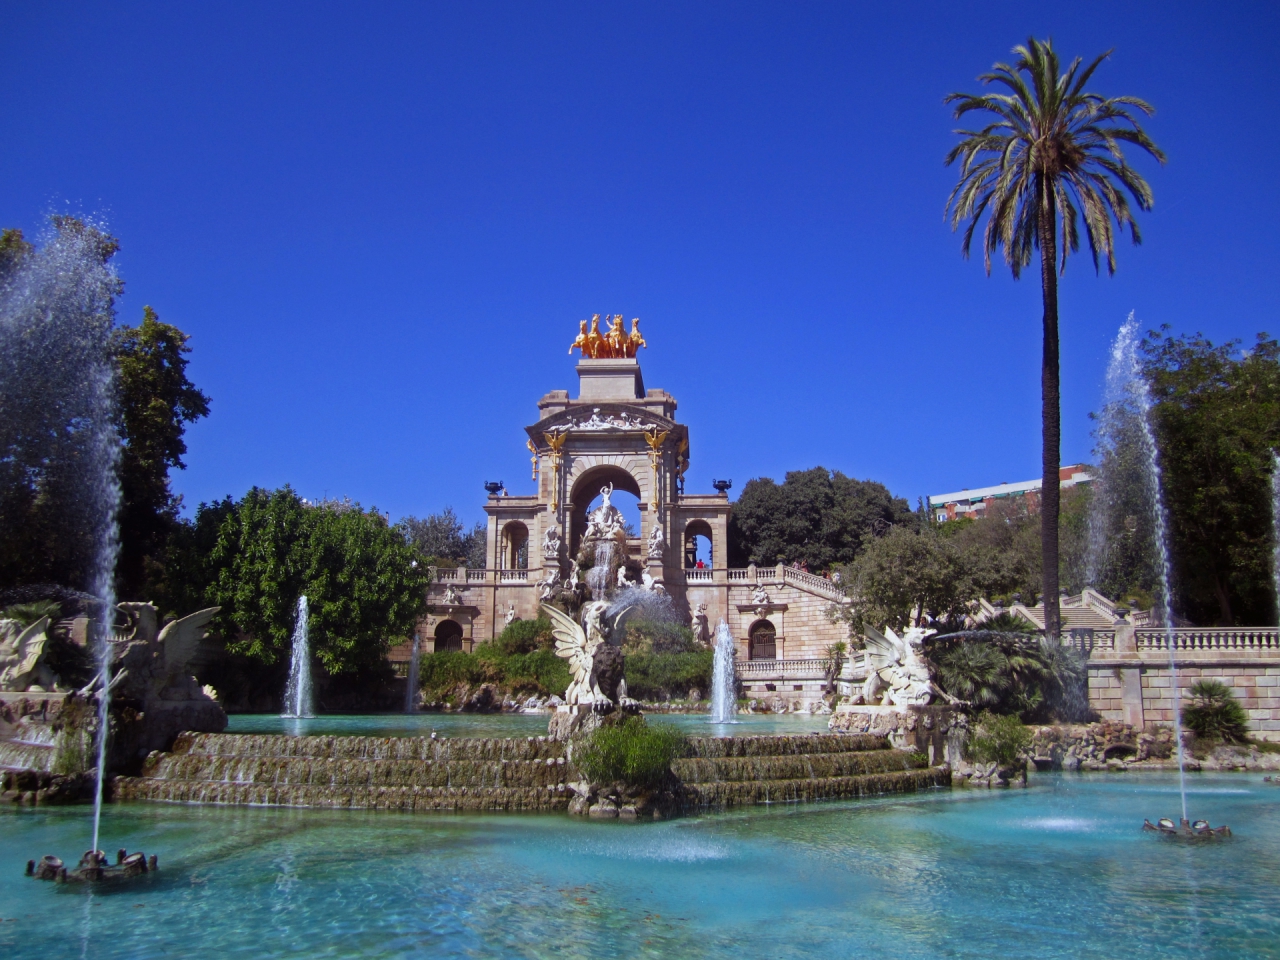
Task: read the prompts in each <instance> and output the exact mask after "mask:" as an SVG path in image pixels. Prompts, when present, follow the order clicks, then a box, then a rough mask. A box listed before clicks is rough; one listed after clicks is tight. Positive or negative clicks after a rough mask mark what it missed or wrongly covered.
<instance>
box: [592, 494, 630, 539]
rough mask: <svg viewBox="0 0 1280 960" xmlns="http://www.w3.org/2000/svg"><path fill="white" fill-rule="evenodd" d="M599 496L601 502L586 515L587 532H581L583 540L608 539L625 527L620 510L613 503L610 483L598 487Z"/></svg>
mask: <svg viewBox="0 0 1280 960" xmlns="http://www.w3.org/2000/svg"><path fill="white" fill-rule="evenodd" d="M600 497H601V499H602V501H603V502H602V503H601V504H600V506H598V507H596V508H595V509H594V510H592V511H591V514H590V515H589V516H588V517H587V532H586V533H585V534H583V539H585V540H610V539H613V538H615V537H617V536H619V535H620V534H622V533H623V532H624V531H625V529H626V521H625V520H624V519H623V517H622V512H621V511H620V510H619V509H618V508H617V507H615V506H614V505H613V501H612V497H613V484H612V483H607V484H605V485H604V486H603V487H601V488H600Z"/></svg>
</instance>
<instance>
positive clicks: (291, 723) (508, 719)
mask: <svg viewBox="0 0 1280 960" xmlns="http://www.w3.org/2000/svg"><path fill="white" fill-rule="evenodd" d="M550 719H551V715H550V714H546V713H541V714H538V713H532V714H529V713H489V714H484V713H415V714H407V713H373V714H364V715H354V714H340V713H334V714H326V715H324V716H319V717H311V718H309V719H306V720H292V719H286V718H284V717H281V716H278V715H276V714H270V713H235V714H232V715H231V716H230V717H228V718H227V720H228V723H227V733H288V734H295V735H298V734H303V735H311V736H351V737H426V736H430V735H431V731H432V730H435V731H436V732H437V733H438V734H439V735H440V736H442V737H536V736H541V735H543V734H545V733H546V732H547V722H548V721H549V720H550ZM647 719H648V720H649V721H650V722H652V723H669V724H672V725H674V726H677V727H679V728H680V729H681V730H683V731H684V732H685V733H687V734H690V735H694V736H699V735H700V736H708V737H728V736H738V737H746V736H752V735H757V734H774V733H790V734H801V733H813V732H815V731H816V732H819V733H826V732H827V719H828V718H827V717H814V716H809V715H807V714H759V715H750V716H742V717H740V718H739V720H738V722H737V723H733V724H723V723H709V722H708V718H707V716H706V715H705V714H684V713H652V714H648V716H647Z"/></svg>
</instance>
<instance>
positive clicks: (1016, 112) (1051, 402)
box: [944, 38, 1164, 637]
mask: <svg viewBox="0 0 1280 960" xmlns="http://www.w3.org/2000/svg"><path fill="white" fill-rule="evenodd" d="M1013 52H1014V54H1015V55H1016V56H1017V58H1018V59H1017V61H1016V62H1015V63H1014V64H1013V65H1012V66H1010V65H1009V64H1005V63H997V64H996V65H995V66H994V67H992V70H991V72H990V73H984V74H982V75H981V76H980V77H978V79H979V80H980V81H981V82H982V83H984V84H998V85H1000V86H1002V87H1004V88H1007V89H1008V91H1009V92H1008V93H988V94H982V95H974V94H968V93H953V94H950V95H949V96H948V97H947V98H946V99H945V101H944V102H946V103H954V104H955V105H956V107H955V114H954V116H955V117H956V119H959V118H961V117H963V116H964V115H965V114H968V113H970V112H973V111H983V112H986V113H988V114H991V115H992V116H991V117H990V121H991V122H990V123H988V124H987V125H986V126H985V127H983V128H982V129H981V130H957V131H955V132H956V133H958V134H959V135H960V136H961V137H963V139H962V140H961V141H960V143H958V144H957V145H956V146H955V147H954V148H953V149H952V150H951V152H950V153H948V154H947V160H946V162H947V165H948V166H950V165H951V164H952V163H954V162H955V161H957V160H959V161H961V164H960V182H959V183H957V184H956V187H955V189H954V190H952V191H951V196H950V197H949V198H948V199H947V214H948V216H949V217H950V221H951V229H952V230H955V229H957V228H958V227H959V225H960V224H961V222H964V221H967V222H968V226H967V227H966V228H965V231H964V243H963V246H962V251H963V253H964V256H965V257H968V256H969V245H970V243H971V242H972V240H973V234H974V230H975V229H976V228H977V226H978V222H979V221H980V220H982V218H983V217H984V216H985V217H986V220H987V224H986V229H985V230H984V231H983V235H982V249H983V263H984V265H985V266H986V269H987V273H988V275H989V274H990V273H991V253H992V251H994V250H995V249H996V248H997V247H1002V248H1003V250H1004V259H1005V262H1006V263H1008V264H1009V267H1010V269H1011V270H1012V271H1013V276H1014V279H1015V280H1016V279H1017V278H1018V277H1019V276H1020V275H1021V272H1022V268H1023V267H1026V266H1028V265H1030V263H1031V257H1032V251H1033V250H1037V249H1038V250H1039V251H1040V282H1041V286H1042V290H1043V295H1044V353H1043V360H1042V365H1041V397H1042V409H1041V416H1042V421H1043V440H1044V449H1043V458H1042V459H1043V463H1042V466H1043V470H1044V473H1043V476H1044V480H1043V484H1042V486H1041V490H1040V511H1041V515H1040V530H1041V549H1042V556H1043V561H1044V564H1043V566H1044V579H1043V590H1044V611H1045V633H1046V635H1047V636H1050V637H1056V636H1058V635H1059V633H1060V625H1061V617H1060V613H1059V609H1058V501H1059V496H1060V488H1059V480H1058V468H1059V456H1060V451H1059V447H1060V438H1061V415H1060V413H1059V405H1058V274H1059V273H1060V272H1061V271H1063V270H1065V269H1066V266H1067V255H1068V253H1074V252H1076V251H1078V250H1079V249H1080V235H1079V232H1078V230H1077V226H1076V223H1077V219H1083V221H1084V230H1085V235H1086V236H1087V237H1088V238H1089V252H1090V253H1091V254H1092V255H1093V267H1094V270H1095V271H1096V270H1097V269H1098V257H1099V255H1100V254H1101V255H1102V256H1104V257H1105V258H1106V261H1107V272H1108V273H1115V269H1116V258H1115V242H1114V241H1115V232H1114V228H1118V229H1119V231H1120V232H1121V233H1123V232H1124V228H1125V227H1126V226H1127V227H1128V228H1129V232H1130V234H1131V235H1132V237H1133V242H1134V243H1135V244H1138V243H1141V242H1142V237H1141V234H1140V233H1139V232H1138V224H1137V223H1136V222H1135V221H1134V219H1133V215H1132V213H1131V212H1130V207H1129V200H1128V198H1127V197H1126V196H1125V192H1126V191H1127V192H1128V194H1129V196H1131V197H1132V198H1133V202H1134V204H1136V206H1137V207H1138V209H1139V210H1150V209H1151V206H1152V195H1151V188H1150V187H1149V186H1148V185H1147V182H1146V181H1145V180H1144V179H1143V178H1142V176H1141V175H1140V174H1139V173H1138V172H1137V171H1136V170H1134V169H1133V168H1132V167H1130V166H1129V165H1128V164H1127V163H1126V162H1125V158H1124V154H1123V152H1122V150H1121V148H1122V146H1123V145H1124V144H1126V143H1128V144H1133V145H1135V146H1138V147H1141V148H1142V149H1143V150H1145V151H1146V152H1147V153H1149V154H1151V156H1153V157H1155V158H1156V159H1157V160H1159V161H1160V162H1161V163H1163V162H1164V154H1163V153H1161V152H1160V149H1159V148H1158V147H1157V146H1156V145H1155V144H1154V143H1153V142H1152V141H1151V139H1150V138H1149V137H1148V136H1147V135H1146V133H1145V132H1144V131H1143V129H1142V126H1141V124H1139V123H1138V121H1137V119H1135V116H1134V113H1135V112H1139V113H1141V114H1143V115H1145V116H1150V115H1151V114H1152V113H1154V111H1153V109H1152V108H1151V106H1150V105H1149V104H1148V103H1146V102H1145V101H1143V100H1139V99H1138V98H1136V97H1113V98H1110V99H1108V98H1105V97H1102V96H1099V95H1098V94H1096V93H1087V92H1085V89H1084V86H1085V84H1086V83H1088V82H1089V79H1090V77H1092V76H1093V72H1094V71H1095V70H1096V69H1097V68H1098V65H1099V64H1101V63H1102V61H1103V60H1105V59H1107V57H1108V56H1110V51H1108V52H1107V53H1104V54H1102V55H1101V56H1100V57H1098V58H1097V59H1096V60H1094V61H1093V62H1092V63H1091V64H1089V66H1088V67H1086V68H1084V69H1083V70H1081V69H1080V65H1081V62H1082V61H1081V60H1080V59H1079V58H1078V57H1077V58H1076V59H1075V60H1074V61H1072V63H1071V66H1070V68H1069V69H1068V70H1067V72H1066V73H1059V63H1058V55H1057V54H1056V53H1055V52H1054V50H1053V42H1052V41H1051V40H1046V41H1044V42H1041V41H1039V40H1036V39H1034V38H1032V39H1030V40H1028V41H1027V45H1026V46H1019V47H1015V48H1014V50H1013ZM1113 220H1114V228H1113V225H1112V221H1113ZM1059 221H1060V225H1059ZM1059 245H1060V246H1061V250H1060V251H1059Z"/></svg>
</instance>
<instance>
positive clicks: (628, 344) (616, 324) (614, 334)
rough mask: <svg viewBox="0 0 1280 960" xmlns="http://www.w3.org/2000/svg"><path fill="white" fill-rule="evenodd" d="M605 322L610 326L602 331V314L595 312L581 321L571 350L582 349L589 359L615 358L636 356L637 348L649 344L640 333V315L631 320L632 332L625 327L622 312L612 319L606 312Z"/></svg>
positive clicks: (571, 351)
mask: <svg viewBox="0 0 1280 960" xmlns="http://www.w3.org/2000/svg"><path fill="white" fill-rule="evenodd" d="M604 322H605V323H606V324H608V325H609V326H608V329H606V330H605V332H604V333H601V332H600V314H598V313H597V314H594V315H593V316H592V317H591V319H590V320H589V321H588V320H582V321H580V322H579V324H578V336H577V337H576V338H575V339H574V341H573V343H572V344H570V345H569V352H570V353H573V351H574V350H581V351H582V356H583V358H584V359H587V360H614V359H623V358H626V357H634V356H635V355H636V351H637V350H639V349H640V348H641V347H647V346H648V344H647V343H645V342H644V337H642V336H641V335H640V318H639V317H636V318H635V319H633V320H632V321H631V332H630V333H627V331H626V330H625V329H623V326H622V314H620V313H615V314H614V315H613V319H612V320H610V319H609V317H608V315H607V314H606V315H605V317H604ZM588 324H590V327H589V328H588Z"/></svg>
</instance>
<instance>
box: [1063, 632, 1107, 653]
mask: <svg viewBox="0 0 1280 960" xmlns="http://www.w3.org/2000/svg"><path fill="white" fill-rule="evenodd" d="M1062 645H1063V646H1065V647H1074V648H1075V649H1077V650H1079V651H1080V652H1081V653H1084V654H1090V653H1092V652H1093V651H1095V650H1097V651H1099V652H1106V653H1110V652H1111V651H1112V650H1114V649H1115V648H1116V632H1115V631H1114V630H1098V629H1095V628H1094V627H1075V628H1073V629H1070V630H1063V631H1062Z"/></svg>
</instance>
